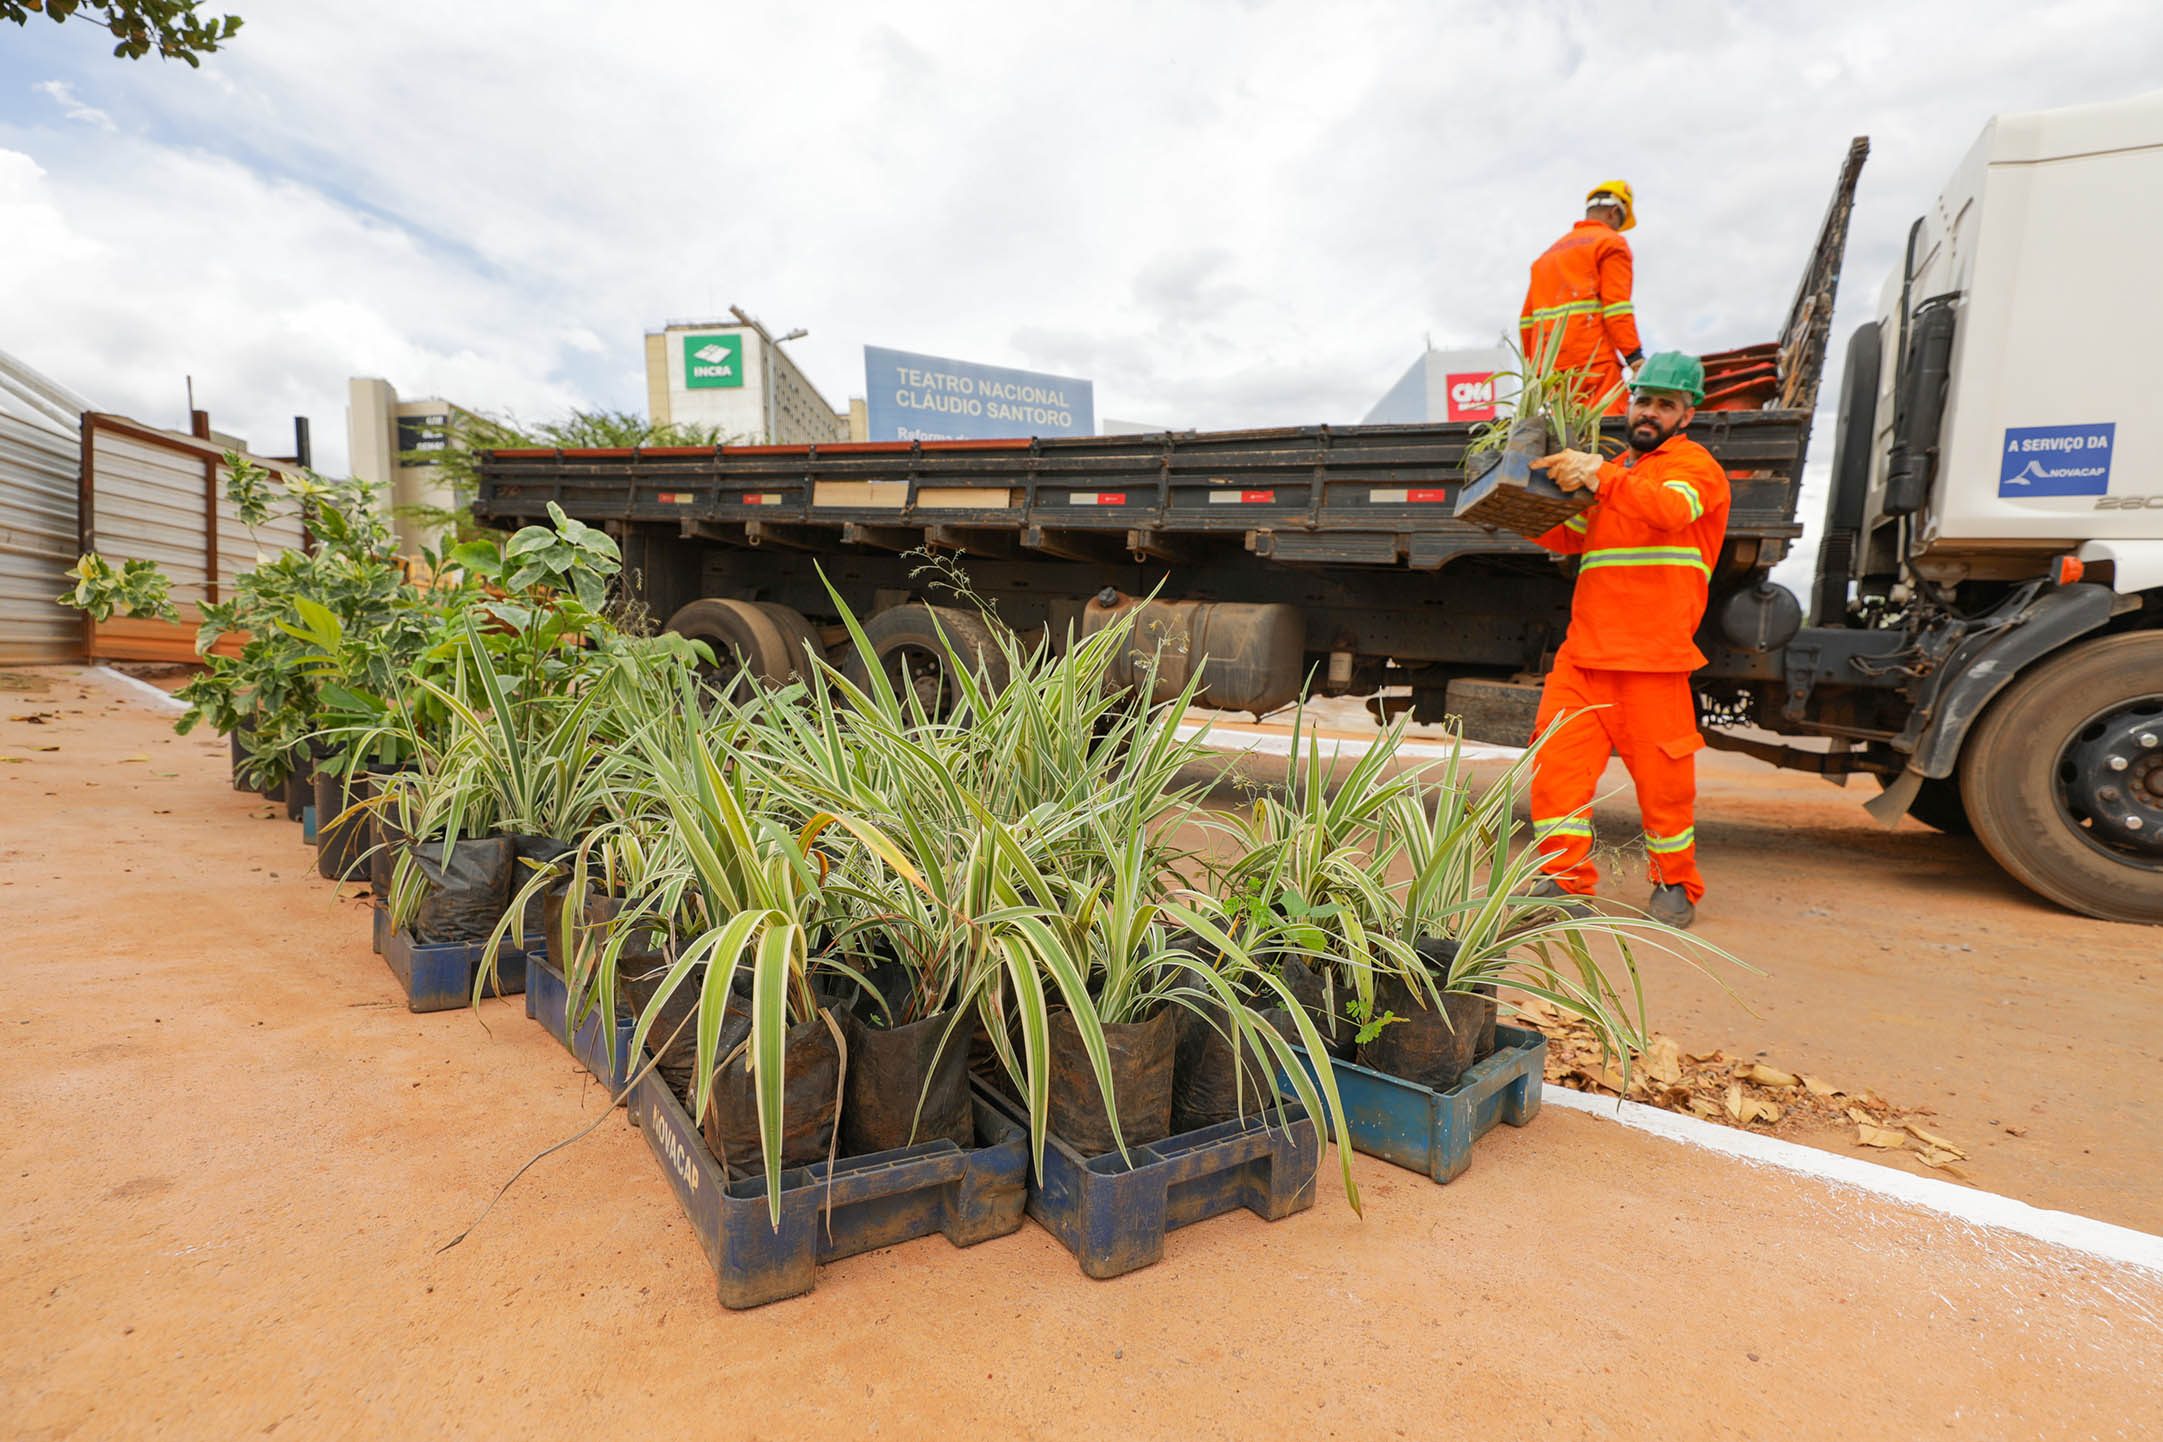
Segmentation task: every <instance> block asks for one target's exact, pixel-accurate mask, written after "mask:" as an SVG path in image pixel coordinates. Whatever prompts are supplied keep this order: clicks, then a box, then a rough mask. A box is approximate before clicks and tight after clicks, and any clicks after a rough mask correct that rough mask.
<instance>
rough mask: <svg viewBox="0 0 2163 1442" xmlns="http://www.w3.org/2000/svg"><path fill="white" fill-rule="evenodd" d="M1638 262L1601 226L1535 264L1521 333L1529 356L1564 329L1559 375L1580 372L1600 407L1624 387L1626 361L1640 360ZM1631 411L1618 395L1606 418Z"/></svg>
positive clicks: (1582, 224)
mask: <svg viewBox="0 0 2163 1442" xmlns="http://www.w3.org/2000/svg"><path fill="white" fill-rule="evenodd" d="M1634 266H1635V262H1634V261H1633V260H1632V259H1631V257H1630V243H1629V242H1628V241H1626V240H1624V239H1623V238H1622V237H1621V236H1620V235H1618V234H1616V233H1615V232H1614V231H1612V230H1609V229H1608V228H1607V227H1606V226H1605V225H1603V224H1601V223H1600V222H1599V221H1597V220H1580V221H1579V222H1577V224H1575V225H1573V226H1571V227H1570V233H1569V234H1568V235H1565V236H1563V237H1562V239H1560V240H1558V241H1556V242H1555V243H1554V244H1553V245H1550V246H1549V247H1547V250H1546V253H1545V254H1543V255H1541V256H1540V258H1539V259H1538V260H1535V261H1534V262H1532V283H1531V284H1530V285H1529V286H1527V287H1526V289H1525V304H1524V309H1523V310H1522V311H1521V312H1520V313H1519V315H1518V318H1517V329H1518V333H1519V335H1520V336H1522V337H1523V340H1524V348H1525V354H1526V356H1528V357H1537V356H1538V355H1539V354H1540V347H1541V346H1542V345H1543V344H1544V342H1545V339H1546V336H1547V334H1548V333H1551V332H1552V330H1553V328H1554V327H1555V326H1558V325H1559V326H1561V327H1563V332H1562V349H1561V352H1560V353H1559V354H1558V355H1557V356H1556V358H1555V368H1556V369H1557V370H1577V369H1579V368H1583V369H1584V371H1585V373H1586V376H1585V381H1584V384H1583V386H1582V387H1581V389H1582V390H1583V392H1584V394H1585V398H1586V399H1587V400H1597V399H1599V398H1600V397H1601V396H1603V395H1605V394H1607V392H1608V390H1609V389H1610V388H1611V387H1613V386H1616V385H1619V384H1620V383H1621V381H1622V358H1623V357H1624V356H1632V355H1635V354H1637V352H1638V349H1639V346H1638V340H1637V317H1636V315H1635V314H1634V313H1633V311H1632V309H1631V306H1630V281H1631V277H1632V274H1633V272H1634ZM1625 409H1626V405H1625V402H1624V398H1623V397H1622V396H1621V395H1617V396H1616V397H1615V399H1614V401H1613V403H1612V404H1610V405H1609V406H1608V408H1607V414H1609V415H1614V416H1619V415H1621V414H1622V413H1623V411H1624V410H1625Z"/></svg>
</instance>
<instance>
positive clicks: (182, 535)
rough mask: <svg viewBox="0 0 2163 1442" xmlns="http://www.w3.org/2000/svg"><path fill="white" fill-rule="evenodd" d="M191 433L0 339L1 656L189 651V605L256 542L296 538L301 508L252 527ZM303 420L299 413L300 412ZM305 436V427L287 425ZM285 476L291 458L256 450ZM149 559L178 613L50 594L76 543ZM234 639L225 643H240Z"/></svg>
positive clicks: (246, 560)
mask: <svg viewBox="0 0 2163 1442" xmlns="http://www.w3.org/2000/svg"><path fill="white" fill-rule="evenodd" d="M194 423H195V430H196V432H197V433H196V434H195V435H182V434H181V433H179V432H178V431H166V430H160V429H158V428H157V427H155V426H146V425H144V424H142V423H141V422H140V421H131V420H129V419H127V418H126V417H124V416H115V415H107V414H105V413H103V412H101V411H97V410H94V409H92V408H91V406H90V404H89V403H88V402H87V401H85V400H83V399H82V397H80V396H78V395H76V394H75V393H74V392H73V391H70V390H69V389H67V388H66V387H65V386H63V385H61V384H59V383H58V382H57V381H54V380H52V379H50V378H48V377H46V376H42V375H40V374H38V373H37V372H36V371H34V370H32V369H31V368H30V367H29V366H27V365H25V364H23V363H22V362H21V361H19V360H17V359H16V358H15V357H13V356H11V355H8V354H7V353H6V352H4V351H0V666H21V665H31V664H37V663H42V662H54V661H80V660H83V659H85V658H86V657H89V656H100V657H110V658H113V659H116V660H136V661H192V660H194V659H195V630H196V626H197V624H198V623H199V621H200V619H201V617H200V615H199V614H198V613H197V611H196V609H195V608H196V605H197V603H199V602H202V601H206V600H219V599H223V598H224V597H227V596H230V595H231V594H232V587H233V582H234V580H235V579H236V578H237V577H238V576H239V574H240V573H241V572H242V571H244V570H247V569H249V568H250V567H252V566H253V565H254V564H255V563H256V558H257V557H258V555H272V554H275V553H277V552H278V551H282V550H287V549H292V548H297V547H299V546H301V545H302V544H303V543H304V540H305V535H304V532H303V530H302V528H301V524H300V521H299V519H298V518H288V519H281V520H277V521H272V522H270V523H268V524H266V525H263V526H259V527H257V528H256V529H254V530H253V531H251V530H250V529H249V528H248V527H246V526H244V525H242V524H241V521H240V514H239V510H238V508H236V507H235V506H234V505H233V503H232V502H231V501H229V500H227V499H226V498H225V485H226V482H227V480H228V479H229V478H230V475H231V472H230V471H229V470H228V469H227V467H226V465H225V463H224V455H225V448H224V447H223V446H222V445H219V444H218V443H216V442H214V441H212V440H210V439H209V435H210V417H209V416H208V415H206V414H205V413H204V412H202V411H197V412H195V413H194ZM297 430H302V431H303V432H304V423H298V424H297ZM295 439H296V441H297V442H298V444H299V446H300V447H301V449H303V450H305V448H306V437H305V434H304V433H300V434H296V437H295ZM249 459H250V460H252V461H255V462H257V463H258V464H261V465H264V466H267V467H269V468H270V469H272V470H274V471H279V472H282V473H284V474H287V475H292V474H295V473H296V471H297V468H296V467H295V466H294V465H293V464H292V463H291V462H288V461H283V460H270V459H267V458H264V457H261V456H250V457H249ZM92 550H94V551H97V552H99V553H100V554H102V555H104V556H105V557H106V558H107V559H108V560H112V561H129V560H138V559H140V560H149V561H155V562H156V563H157V565H158V568H159V569H160V570H161V571H163V572H164V573H165V575H166V577H167V579H169V580H170V581H171V582H172V586H173V589H172V595H173V600H174V601H175V602H176V603H178V605H179V607H180V613H181V618H182V619H181V623H180V624H179V625H174V624H172V623H170V622H165V621H129V620H126V619H124V618H116V619H114V620H112V621H110V622H106V623H104V624H102V625H97V626H93V625H91V624H90V623H89V621H88V619H87V618H85V617H83V616H81V615H80V614H78V613H77V612H75V611H73V610H70V609H69V608H67V607H65V606H62V605H60V604H58V603H57V602H56V601H55V600H54V599H53V598H54V597H56V596H58V595H60V594H61V593H62V592H63V591H65V590H67V589H68V578H67V572H68V569H69V568H70V567H72V566H73V565H74V564H75V559H76V557H77V556H79V555H81V554H82V553H83V552H85V551H92ZM236 644H237V643H235V642H233V641H232V639H231V638H229V639H228V641H227V642H225V643H221V644H220V647H219V649H220V650H224V651H229V650H232V649H235V645H236Z"/></svg>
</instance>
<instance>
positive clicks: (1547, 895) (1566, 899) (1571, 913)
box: [1521, 876, 1592, 919]
mask: <svg viewBox="0 0 2163 1442" xmlns="http://www.w3.org/2000/svg"><path fill="white" fill-rule="evenodd" d="M1521 894H1522V895H1525V896H1530V897H1534V898H1536V899H1538V900H1540V901H1549V902H1553V903H1554V905H1552V906H1550V907H1547V908H1544V909H1545V910H1548V911H1556V912H1560V913H1561V914H1562V915H1564V916H1567V917H1570V918H1573V919H1582V918H1584V917H1587V916H1590V915H1591V914H1592V908H1591V907H1589V906H1587V905H1585V898H1584V897H1582V896H1580V895H1578V894H1577V893H1576V892H1574V891H1571V890H1569V889H1568V888H1567V887H1565V886H1563V884H1562V883H1561V882H1559V881H1557V880H1555V879H1554V878H1553V877H1552V876H1543V877H1541V878H1540V879H1539V880H1538V881H1536V882H1534V883H1533V884H1532V885H1531V886H1528V887H1526V888H1525V890H1524V891H1523V892H1522V893H1521Z"/></svg>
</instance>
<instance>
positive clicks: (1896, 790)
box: [1863, 767, 1923, 828]
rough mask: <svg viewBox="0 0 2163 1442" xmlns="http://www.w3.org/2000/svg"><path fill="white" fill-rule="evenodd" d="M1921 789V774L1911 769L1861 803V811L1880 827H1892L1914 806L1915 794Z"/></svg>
mask: <svg viewBox="0 0 2163 1442" xmlns="http://www.w3.org/2000/svg"><path fill="white" fill-rule="evenodd" d="M1922 789H1923V773H1922V772H1920V771H1917V770H1914V769H1913V768H1912V767H1911V768H1910V769H1908V770H1906V771H1903V772H1901V773H1900V779H1899V780H1897V781H1895V782H1894V783H1893V784H1892V785H1890V786H1888V787H1886V788H1885V789H1884V790H1883V791H1881V792H1879V793H1878V794H1877V795H1876V796H1874V797H1872V798H1871V799H1870V800H1868V801H1865V802H1864V803H1863V810H1865V811H1867V812H1869V813H1870V819H1871V820H1872V821H1875V822H1877V823H1878V824H1879V825H1880V826H1884V827H1888V828H1890V827H1894V826H1898V825H1899V824H1900V818H1901V817H1903V816H1905V815H1907V814H1908V808H1909V807H1910V806H1912V805H1914V804H1915V793H1916V792H1918V791H1920V790H1922Z"/></svg>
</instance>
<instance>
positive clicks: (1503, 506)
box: [1456, 416, 1594, 536]
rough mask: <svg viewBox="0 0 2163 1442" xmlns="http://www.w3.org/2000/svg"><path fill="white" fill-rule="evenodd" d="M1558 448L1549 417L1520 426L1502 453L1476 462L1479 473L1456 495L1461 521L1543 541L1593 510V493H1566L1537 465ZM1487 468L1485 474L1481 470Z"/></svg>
mask: <svg viewBox="0 0 2163 1442" xmlns="http://www.w3.org/2000/svg"><path fill="white" fill-rule="evenodd" d="M1553 447H1554V433H1553V431H1552V430H1550V428H1549V427H1548V424H1547V421H1546V419H1545V418H1544V417H1538V416H1535V417H1530V418H1527V419H1525V420H1522V421H1519V422H1517V423H1516V424H1515V425H1513V426H1512V427H1511V428H1510V432H1509V439H1508V440H1507V441H1506V442H1505V443H1504V444H1503V446H1502V448H1501V450H1500V451H1490V452H1488V454H1487V456H1485V457H1482V458H1481V460H1480V461H1478V462H1475V471H1476V473H1475V474H1474V475H1473V476H1471V477H1470V478H1469V479H1467V480H1466V482H1465V486H1464V489H1463V490H1461V491H1459V492H1458V493H1457V510H1456V519H1458V520H1460V521H1471V522H1472V523H1474V524H1475V525H1481V526H1491V527H1498V528H1500V529H1502V530H1506V531H1515V532H1516V533H1517V534H1518V535H1520V536H1542V535H1545V534H1546V533H1547V532H1549V531H1551V530H1553V529H1554V528H1555V527H1557V526H1559V525H1561V524H1563V523H1564V522H1565V521H1569V520H1571V519H1573V518H1575V517H1576V516H1578V515H1579V514H1580V513H1582V512H1583V511H1585V510H1586V509H1588V508H1589V507H1590V506H1591V505H1592V502H1593V500H1594V496H1593V493H1592V492H1590V491H1565V490H1563V489H1562V488H1561V487H1560V486H1558V485H1556V484H1555V483H1554V482H1553V481H1552V480H1550V479H1549V478H1548V475H1547V472H1546V471H1544V470H1542V469H1540V468H1539V467H1537V466H1535V465H1534V464H1533V462H1534V461H1536V460H1538V459H1539V458H1540V457H1542V456H1544V455H1546V454H1548V452H1549V451H1550V450H1552V449H1553ZM1489 458H1491V459H1492V464H1487V462H1488V460H1489ZM1482 465H1484V466H1485V469H1478V467H1480V466H1482Z"/></svg>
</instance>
